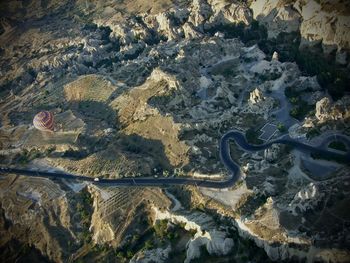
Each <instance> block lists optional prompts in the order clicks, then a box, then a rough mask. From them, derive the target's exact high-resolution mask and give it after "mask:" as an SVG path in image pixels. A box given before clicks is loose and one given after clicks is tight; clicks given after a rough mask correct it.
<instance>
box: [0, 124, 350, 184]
mask: <svg viewBox="0 0 350 263" xmlns="http://www.w3.org/2000/svg"><path fill="white" fill-rule="evenodd" d="M338 136H339V135H337V139H339V137H338ZM230 140H234V141H235V142H236V144H237V145H238V146H239V147H241V148H242V149H243V150H245V151H250V152H254V151H261V150H264V149H267V148H269V147H270V146H271V145H272V144H274V143H280V144H286V145H290V146H292V147H294V148H295V149H297V150H299V151H302V152H312V153H316V154H320V155H322V156H324V157H331V158H334V157H335V158H339V159H342V160H344V161H345V162H348V163H350V151H348V152H347V153H346V154H340V153H337V152H334V151H329V150H327V149H326V148H325V147H324V143H322V144H320V145H319V146H311V145H308V144H304V143H301V142H299V141H296V140H293V139H291V138H289V137H288V136H284V137H281V138H279V139H277V140H274V141H271V142H269V143H266V144H262V145H251V144H249V143H247V141H246V139H245V136H244V135H243V134H242V133H241V132H239V131H229V132H227V133H225V134H224V135H223V136H222V137H221V140H220V145H219V151H220V159H221V161H222V163H223V164H224V165H225V167H226V169H227V170H228V171H229V172H230V177H229V178H228V179H227V180H222V181H215V180H205V179H194V178H188V177H187V178H186V177H183V178H149V177H148V178H140V177H137V178H121V179H100V180H99V181H98V182H96V181H94V178H92V177H89V176H83V175H75V174H69V173H56V172H46V171H34V170H25V169H17V168H10V167H0V173H5V174H18V175H25V176H33V177H47V178H61V179H62V178H63V179H69V180H80V181H85V182H91V183H94V184H96V185H106V186H167V185H197V186H201V187H208V188H227V187H231V186H233V185H234V184H235V183H236V182H237V180H238V179H239V178H240V167H239V166H238V165H237V164H236V163H235V162H234V161H233V160H232V158H231V155H230V144H229V142H230ZM331 140H334V135H330V136H328V137H326V138H325V139H324V141H326V142H328V141H331ZM342 141H345V142H346V144H347V145H350V139H349V138H348V137H345V136H342Z"/></svg>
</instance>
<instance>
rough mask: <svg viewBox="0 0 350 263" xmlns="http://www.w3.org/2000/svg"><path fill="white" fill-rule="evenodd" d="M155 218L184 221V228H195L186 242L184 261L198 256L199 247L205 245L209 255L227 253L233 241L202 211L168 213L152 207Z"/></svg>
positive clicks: (174, 221) (176, 221)
mask: <svg viewBox="0 0 350 263" xmlns="http://www.w3.org/2000/svg"><path fill="white" fill-rule="evenodd" d="M153 210H154V212H155V216H156V219H159V220H162V219H168V220H169V221H171V222H173V223H184V224H185V229H186V230H195V231H196V234H195V235H194V237H193V238H192V239H191V240H190V241H189V242H188V244H187V256H186V259H185V262H186V263H187V262H190V261H191V260H192V259H195V258H198V257H200V247H202V246H205V247H206V249H207V251H208V253H209V254H211V255H227V254H228V253H229V252H230V251H231V249H232V247H233V246H234V242H233V239H232V238H228V237H227V233H226V232H225V231H220V230H218V229H217V226H216V225H215V223H214V221H213V219H212V218H211V217H210V216H207V215H205V214H203V213H199V212H194V213H185V212H183V213H176V214H174V213H170V212H169V211H164V212H163V211H160V210H159V209H158V208H156V207H154V208H153Z"/></svg>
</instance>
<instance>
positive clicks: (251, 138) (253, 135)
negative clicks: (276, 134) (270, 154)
mask: <svg viewBox="0 0 350 263" xmlns="http://www.w3.org/2000/svg"><path fill="white" fill-rule="evenodd" d="M245 137H246V139H247V142H248V143H251V144H262V143H263V141H262V140H261V139H259V138H258V137H259V133H258V132H257V131H256V130H255V129H253V128H250V129H248V130H247V131H246V133H245Z"/></svg>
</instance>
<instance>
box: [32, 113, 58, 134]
mask: <svg viewBox="0 0 350 263" xmlns="http://www.w3.org/2000/svg"><path fill="white" fill-rule="evenodd" d="M33 124H34V127H35V128H37V129H38V130H40V131H53V125H54V123H53V115H52V113H51V112H49V111H41V112H39V113H38V114H37V115H35V117H34V119H33Z"/></svg>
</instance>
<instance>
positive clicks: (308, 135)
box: [306, 128, 321, 139]
mask: <svg viewBox="0 0 350 263" xmlns="http://www.w3.org/2000/svg"><path fill="white" fill-rule="evenodd" d="M320 134H321V132H320V131H319V130H318V129H316V128H313V129H311V130H309V131H308V132H307V133H306V138H308V139H312V138H314V137H317V136H319V135H320Z"/></svg>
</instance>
